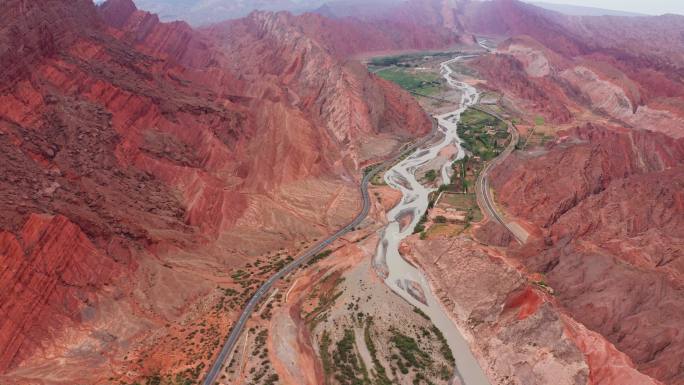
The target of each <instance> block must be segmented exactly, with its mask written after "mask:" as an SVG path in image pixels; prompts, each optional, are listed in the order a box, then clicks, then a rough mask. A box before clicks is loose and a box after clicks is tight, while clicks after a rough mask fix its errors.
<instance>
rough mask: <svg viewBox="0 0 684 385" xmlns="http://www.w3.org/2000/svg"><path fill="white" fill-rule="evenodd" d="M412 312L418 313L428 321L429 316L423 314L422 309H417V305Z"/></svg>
mask: <svg viewBox="0 0 684 385" xmlns="http://www.w3.org/2000/svg"><path fill="white" fill-rule="evenodd" d="M413 312H414V313H416V314H418V315H419V316H421V317H423V318H425V319H426V320H428V321H430V316H428V315H427V314H425V312H424V311H422V310H420V309H418V308H417V307H414V308H413Z"/></svg>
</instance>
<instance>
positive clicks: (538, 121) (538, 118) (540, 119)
mask: <svg viewBox="0 0 684 385" xmlns="http://www.w3.org/2000/svg"><path fill="white" fill-rule="evenodd" d="M544 123H545V120H544V117H543V116H535V117H534V124H535V125H536V126H543V125H544Z"/></svg>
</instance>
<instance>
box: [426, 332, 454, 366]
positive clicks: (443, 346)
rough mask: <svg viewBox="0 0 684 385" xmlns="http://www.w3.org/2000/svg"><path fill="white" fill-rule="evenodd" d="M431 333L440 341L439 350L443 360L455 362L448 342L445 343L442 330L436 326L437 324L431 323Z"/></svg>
mask: <svg viewBox="0 0 684 385" xmlns="http://www.w3.org/2000/svg"><path fill="white" fill-rule="evenodd" d="M431 330H432V333H434V335H435V336H436V337H437V339H438V340H439V342H440V347H439V351H440V353H442V357H444V359H445V360H447V361H448V362H456V361H455V360H454V355H453V353H452V352H451V348H450V347H449V344H448V343H447V340H446V338H444V334H442V331H441V330H439V328H437V326H434V325H432V329H431Z"/></svg>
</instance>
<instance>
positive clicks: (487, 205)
mask: <svg viewBox="0 0 684 385" xmlns="http://www.w3.org/2000/svg"><path fill="white" fill-rule="evenodd" d="M472 108H474V109H476V110H478V111H481V112H484V113H485V114H488V115H491V116H493V117H495V118H497V119H500V120H502V121H504V122H505V121H506V120H505V119H503V118H502V117H501V116H498V115H497V114H495V113H492V112H490V111H487V110H485V109H482V108H477V107H472ZM508 131H509V132H510V133H511V142H510V143H509V144H508V146H507V147H506V149H505V150H504V151H503V152H502V153H501V154H499V156H497V157H496V158H495V159H494V160H492V161H491V162H489V163H487V164H486V165H485V167H484V169H482V172H480V175H479V176H478V178H477V183H476V186H475V192H476V195H477V200H478V202H480V207H482V208H483V209H484V210H485V211H487V213H488V214H489V217H490V218H492V219H494V220H495V221H497V222H499V223H500V224H501V225H502V226H503V227H504V228H506V230H508V231H509V232H510V233H511V234H513V237H515V239H516V240H517V241H518V242H520V243H521V244H522V243H525V239H524V238H523V236H522V235H521V234H519V232H518V231H516V229H514V228H513V227H512V226H511V225H510V224H509V223H508V222H507V221H506V220H504V219H503V216H502V215H501V214H499V213H498V211H497V210H496V205H495V204H494V198H493V197H492V192H491V190H490V188H489V178H488V177H489V175H488V174H489V172H490V171H491V169H492V168H493V167H495V166H496V165H498V164H500V163H501V162H503V161H504V160H506V158H508V156H509V155H510V154H511V153H512V152H513V150H514V149H515V146H516V145H517V144H518V141H519V140H520V135H519V133H518V130H517V129H516V128H515V126H513V124H510V123H509V124H508Z"/></svg>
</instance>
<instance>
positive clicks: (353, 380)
mask: <svg viewBox="0 0 684 385" xmlns="http://www.w3.org/2000/svg"><path fill="white" fill-rule="evenodd" d="M324 333H325V332H324ZM321 355H323V353H322V351H321ZM327 359H328V360H329V361H328V363H329V368H330V370H328V371H327V372H326V373H328V374H332V375H333V377H334V378H335V380H337V382H339V383H340V384H341V385H371V381H370V378H369V377H368V371H367V370H366V367H365V365H364V364H363V360H361V359H360V357H359V356H358V354H357V353H356V345H355V343H354V331H353V330H352V329H345V330H344V335H343V337H342V339H341V340H339V341H337V343H336V344H335V349H334V350H333V353H332V359H330V357H328V358H327Z"/></svg>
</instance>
